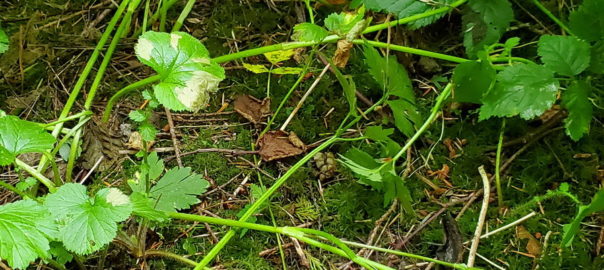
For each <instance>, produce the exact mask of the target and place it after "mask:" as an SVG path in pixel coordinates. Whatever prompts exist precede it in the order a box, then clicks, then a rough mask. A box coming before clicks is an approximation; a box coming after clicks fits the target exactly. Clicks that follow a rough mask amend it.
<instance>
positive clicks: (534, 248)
mask: <svg viewBox="0 0 604 270" xmlns="http://www.w3.org/2000/svg"><path fill="white" fill-rule="evenodd" d="M516 237H518V239H527V240H528V243H527V244H526V251H527V252H528V253H529V254H531V255H533V256H535V257H539V255H541V243H539V240H537V239H536V238H535V237H534V236H533V235H532V234H531V233H530V232H529V231H528V230H527V229H526V228H524V226H522V225H520V226H517V227H516Z"/></svg>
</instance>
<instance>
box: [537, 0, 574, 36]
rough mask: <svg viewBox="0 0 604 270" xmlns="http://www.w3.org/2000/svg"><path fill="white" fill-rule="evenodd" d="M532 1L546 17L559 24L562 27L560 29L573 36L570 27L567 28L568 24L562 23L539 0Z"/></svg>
mask: <svg viewBox="0 0 604 270" xmlns="http://www.w3.org/2000/svg"><path fill="white" fill-rule="evenodd" d="M532 2H533V4H535V6H537V8H539V9H540V10H541V11H542V12H543V13H544V14H545V15H546V16H547V17H549V18H550V19H551V20H552V21H553V22H555V23H556V24H557V25H558V26H560V28H562V30H564V31H566V33H568V34H569V35H571V36H575V34H573V31H571V30H570V28H568V26H566V24H564V23H563V22H562V21H561V20H560V19H558V17H556V16H555V15H554V14H553V13H552V12H551V11H549V9H547V8H546V7H545V6H544V5H543V4H541V2H540V1H539V0H532Z"/></svg>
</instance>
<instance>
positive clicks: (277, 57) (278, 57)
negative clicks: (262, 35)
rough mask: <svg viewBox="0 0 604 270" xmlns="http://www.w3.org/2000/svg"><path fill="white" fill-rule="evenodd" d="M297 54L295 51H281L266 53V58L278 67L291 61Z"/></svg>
mask: <svg viewBox="0 0 604 270" xmlns="http://www.w3.org/2000/svg"><path fill="white" fill-rule="evenodd" d="M295 53H296V52H295V51H294V50H293V49H291V50H281V51H274V52H267V53H264V57H266V60H268V61H269V62H271V64H273V65H276V64H279V63H281V62H283V61H287V60H289V59H290V58H292V56H294V54H295Z"/></svg>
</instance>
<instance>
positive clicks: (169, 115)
mask: <svg viewBox="0 0 604 270" xmlns="http://www.w3.org/2000/svg"><path fill="white" fill-rule="evenodd" d="M165 111H166V118H168V125H169V126H170V136H172V144H174V156H175V157H176V163H178V167H181V168H182V167H183V166H182V160H181V159H180V148H178V139H177V138H176V132H175V130H174V121H172V113H171V112H170V109H168V108H165Z"/></svg>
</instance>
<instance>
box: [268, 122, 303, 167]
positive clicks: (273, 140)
mask: <svg viewBox="0 0 604 270" xmlns="http://www.w3.org/2000/svg"><path fill="white" fill-rule="evenodd" d="M257 144H258V146H259V149H260V150H259V151H258V153H259V154H260V156H261V157H262V160H264V161H271V160H276V159H282V158H286V157H293V156H297V155H299V154H302V153H304V151H305V150H306V145H304V143H303V142H302V141H301V140H300V138H298V136H296V133H294V132H290V133H289V134H288V133H287V132H285V131H282V130H272V131H269V132H267V133H266V134H264V135H263V136H262V137H260V139H258V143H257Z"/></svg>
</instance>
